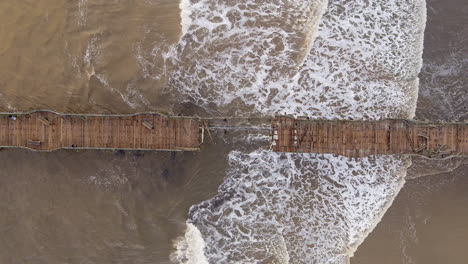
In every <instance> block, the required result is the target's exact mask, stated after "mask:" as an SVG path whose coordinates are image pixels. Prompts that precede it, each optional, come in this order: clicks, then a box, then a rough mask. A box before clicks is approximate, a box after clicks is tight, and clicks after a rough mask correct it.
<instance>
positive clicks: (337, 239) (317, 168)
mask: <svg viewBox="0 0 468 264" xmlns="http://www.w3.org/2000/svg"><path fill="white" fill-rule="evenodd" d="M229 163H230V166H229V171H228V175H227V179H226V181H225V182H224V183H223V184H222V186H221V187H220V189H219V194H218V195H217V196H216V197H214V198H213V199H211V200H209V201H206V202H204V203H202V204H200V205H197V206H194V207H193V208H192V209H191V213H190V216H191V217H190V221H191V222H192V223H194V224H195V225H196V226H197V227H198V228H199V229H200V232H201V233H202V234H203V238H204V239H205V243H206V250H205V254H206V256H207V258H208V259H209V261H210V262H212V263H232V262H242V263H258V262H261V261H265V260H267V259H269V260H275V261H278V262H277V263H287V261H284V260H289V259H290V260H291V261H292V262H294V263H326V262H327V261H329V263H342V262H344V261H346V259H347V258H348V257H349V256H351V255H352V253H353V252H354V251H355V249H356V247H357V245H358V244H360V243H361V241H362V240H363V239H364V238H365V237H366V236H367V234H368V233H369V232H370V231H371V230H372V229H373V227H374V226H375V224H376V223H377V222H378V221H380V218H381V217H382V215H383V213H384V212H385V210H386V208H387V207H388V206H389V205H390V204H391V202H392V200H393V198H394V197H395V195H396V194H397V193H398V191H399V189H400V188H401V187H402V185H403V183H404V177H405V174H406V168H407V166H408V165H409V162H408V160H401V159H398V158H392V157H377V158H365V159H361V160H349V159H348V158H345V157H335V156H332V155H324V156H321V155H314V154H290V153H289V154H277V153H271V152H269V151H266V150H257V151H254V152H251V153H242V152H237V151H234V152H232V153H231V154H230V155H229ZM281 244H284V245H281ZM281 249H285V250H281ZM280 260H282V261H280Z"/></svg>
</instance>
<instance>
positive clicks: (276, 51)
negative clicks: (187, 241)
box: [171, 0, 426, 263]
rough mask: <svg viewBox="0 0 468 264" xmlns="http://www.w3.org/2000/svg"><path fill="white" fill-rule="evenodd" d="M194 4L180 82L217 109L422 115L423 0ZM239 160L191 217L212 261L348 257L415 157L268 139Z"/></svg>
mask: <svg viewBox="0 0 468 264" xmlns="http://www.w3.org/2000/svg"><path fill="white" fill-rule="evenodd" d="M217 2H219V1H217ZM184 3H185V4H183V5H182V4H181V7H184V8H189V9H190V10H189V11H183V12H182V14H183V15H184V16H186V18H184V19H182V21H183V23H185V25H183V28H184V32H185V34H184V36H183V37H182V38H181V41H180V43H179V45H178V46H177V48H176V49H174V50H173V52H174V53H173V54H171V55H172V56H173V57H174V59H173V60H174V63H176V64H178V65H179V67H178V70H177V71H176V72H175V73H174V74H173V76H172V77H171V84H172V85H174V87H176V88H177V90H178V91H179V92H180V93H181V95H182V97H183V98H185V99H186V100H189V101H192V102H193V103H196V104H199V105H201V106H203V107H204V108H205V109H207V110H208V111H212V112H217V113H222V114H228V115H229V114H230V115H242V114H249V115H252V114H266V115H274V114H290V115H305V116H309V117H311V118H313V119H319V118H327V119H382V118H412V117H413V116H414V113H415V107H416V99H417V93H418V81H419V80H418V77H417V75H418V73H419V71H420V68H421V60H422V59H421V58H422V56H421V55H422V41H423V31H424V26H425V19H426V17H425V2H424V1H423V0H417V1H410V0H405V1H367V0H357V1H344V0H336V1H329V3H328V7H327V3H326V1H315V2H313V3H311V2H309V1H289V2H286V3H283V2H280V1H266V2H265V1H263V2H262V3H261V4H257V3H256V1H221V3H218V4H215V2H214V1H208V0H201V1H195V0H192V1H190V2H189V1H188V0H187V1H184ZM325 8H326V11H325ZM322 14H323V16H322ZM189 61H192V63H188V62H189ZM259 145H261V144H259ZM228 160H229V168H228V170H227V172H226V173H227V175H226V178H225V182H224V183H223V184H222V186H221V187H220V188H219V192H218V195H216V196H215V197H214V198H212V199H210V200H207V201H205V202H202V203H201V204H198V205H194V206H193V207H192V208H191V210H190V216H189V220H188V225H189V226H190V227H191V228H196V229H197V230H198V231H199V232H200V235H201V237H202V238H203V244H204V248H203V252H204V256H205V257H206V260H207V261H208V262H209V263H288V262H292V263H346V262H347V261H349V257H350V256H352V254H353V252H354V251H355V250H356V248H357V247H358V246H359V244H360V243H361V242H362V241H363V240H364V239H365V237H366V236H367V235H368V233H369V232H370V231H371V230H372V229H373V228H374V226H375V225H376V224H377V223H378V222H379V221H380V218H381V217H382V215H383V214H384V213H385V211H386V209H387V208H388V207H389V206H390V205H391V203H392V201H393V199H394V197H395V196H396V195H397V194H398V192H399V190H400V189H401V187H402V186H403V184H404V181H405V180H404V179H405V176H406V169H407V168H408V166H409V164H410V161H409V160H408V159H406V158H401V157H396V156H378V157H368V158H362V159H353V160H351V159H348V158H345V157H341V156H334V155H315V154H291V153H288V154H278V153H271V152H269V151H267V150H265V149H262V148H261V147H259V148H258V149H257V150H254V151H251V152H242V151H233V152H231V153H230V155H229V157H228ZM178 252H179V253H180V254H182V255H184V254H183V251H178ZM179 259H185V260H187V261H186V262H184V263H198V262H197V261H191V259H190V258H189V257H187V256H185V257H184V258H182V257H181V256H179Z"/></svg>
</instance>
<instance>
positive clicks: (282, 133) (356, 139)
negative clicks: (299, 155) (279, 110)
mask: <svg viewBox="0 0 468 264" xmlns="http://www.w3.org/2000/svg"><path fill="white" fill-rule="evenodd" d="M271 125H272V149H273V151H277V152H314V153H333V154H338V155H344V156H347V157H364V156H369V155H378V154H407V155H422V156H427V157H447V156H468V123H424V122H417V121H408V120H382V121H319V120H317V121H312V120H297V119H292V118H289V117H277V118H275V119H273V120H272V124H271Z"/></svg>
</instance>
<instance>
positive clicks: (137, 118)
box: [0, 111, 203, 151]
mask: <svg viewBox="0 0 468 264" xmlns="http://www.w3.org/2000/svg"><path fill="white" fill-rule="evenodd" d="M202 135H203V128H201V123H200V121H199V120H197V119H194V118H181V117H167V116H163V115H159V114H154V113H148V114H147V113H142V114H135V115H74V114H59V113H54V112H50V111H35V112H31V113H26V114H0V147H22V148H28V149H33V150H40V151H52V150H57V149H141V150H172V151H178V150H179V151H181V150H183V151H195V150H199V147H200V145H201V143H202V141H203V138H202Z"/></svg>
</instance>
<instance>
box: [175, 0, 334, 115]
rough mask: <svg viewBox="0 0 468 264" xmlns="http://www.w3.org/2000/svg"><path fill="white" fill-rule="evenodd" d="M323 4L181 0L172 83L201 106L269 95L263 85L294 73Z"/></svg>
mask: <svg viewBox="0 0 468 264" xmlns="http://www.w3.org/2000/svg"><path fill="white" fill-rule="evenodd" d="M325 2H326V1H325V0H321V1H312V2H309V1H288V2H287V3H282V4H278V3H277V2H276V1H264V2H262V3H256V2H252V1H249V0H242V1H235V2H233V1H216V3H215V2H213V1H211V0H201V1H197V2H195V1H193V2H191V4H190V5H188V2H187V1H183V2H181V9H182V10H184V11H183V12H184V14H182V18H183V19H182V24H183V28H184V30H183V31H184V32H185V34H184V36H183V37H182V39H181V42H180V43H179V45H178V47H177V53H176V54H172V55H174V58H173V62H174V63H175V64H177V71H175V72H174V73H173V75H172V78H171V81H172V82H171V83H172V84H173V85H175V86H176V87H177V88H178V90H179V92H181V93H182V94H183V95H184V96H186V98H192V100H193V101H194V102H195V103H197V104H199V105H202V106H207V105H209V104H213V103H214V104H217V105H218V106H220V107H223V106H225V105H228V104H230V103H233V102H234V101H236V100H238V98H240V99H242V100H245V101H252V100H256V99H257V98H259V97H268V94H266V92H268V91H267V90H265V88H264V85H265V83H267V82H276V81H277V80H279V79H281V78H283V76H293V75H294V74H295V73H296V72H297V69H298V67H299V66H300V65H301V63H302V62H303V61H304V59H305V57H306V55H307V53H308V51H309V49H310V46H311V40H312V39H313V36H314V34H315V32H316V30H315V29H316V27H317V24H318V23H317V22H318V20H319V19H320V17H321V15H322V13H323V11H324V8H325V6H326V4H325ZM189 22H190V23H191V24H190V25H189V24H188V23H189Z"/></svg>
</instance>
